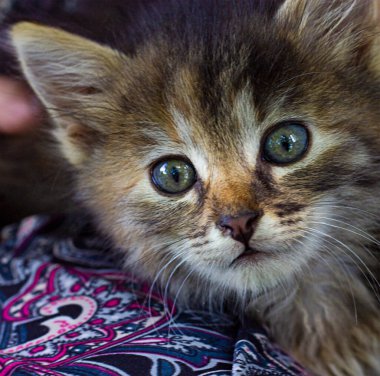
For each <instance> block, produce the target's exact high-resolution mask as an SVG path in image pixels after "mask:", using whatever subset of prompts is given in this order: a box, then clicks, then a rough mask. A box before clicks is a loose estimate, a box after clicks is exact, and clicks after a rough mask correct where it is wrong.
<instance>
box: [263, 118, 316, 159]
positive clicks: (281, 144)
mask: <svg viewBox="0 0 380 376" xmlns="http://www.w3.org/2000/svg"><path fill="white" fill-rule="evenodd" d="M308 144H309V136H308V132H307V129H306V128H305V126H304V125H302V124H299V123H296V122H294V123H293V122H284V123H280V124H278V125H277V126H276V127H275V128H274V129H273V130H272V132H270V133H269V134H268V135H267V137H266V138H265V140H264V145H263V157H264V159H265V160H266V161H268V162H271V163H276V164H287V163H294V162H296V161H298V160H299V159H300V158H301V157H302V156H303V155H304V154H305V152H306V150H307V148H308Z"/></svg>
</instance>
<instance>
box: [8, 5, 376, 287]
mask: <svg viewBox="0 0 380 376" xmlns="http://www.w3.org/2000/svg"><path fill="white" fill-rule="evenodd" d="M189 3H191V4H190V5H188V6H185V5H183V4H182V5H175V4H172V6H173V8H174V9H171V11H170V12H168V13H167V14H170V16H168V15H167V14H166V13H165V12H162V13H164V14H165V15H163V16H161V18H158V19H157V17H158V14H159V12H158V13H157V11H153V15H154V16H155V17H156V18H155V23H156V24H157V25H158V26H154V27H153V26H152V27H151V28H147V27H146V24H149V22H141V23H140V24H141V25H145V28H142V29H141V30H139V32H140V34H141V35H143V34H144V33H145V34H146V35H145V42H144V43H142V44H140V45H138V46H136V48H135V50H136V53H135V55H133V56H126V55H124V54H123V52H122V48H123V47H121V48H120V51H115V50H112V49H110V48H108V47H106V46H101V45H98V44H96V43H94V42H91V41H88V40H84V39H82V38H80V37H78V36H74V35H71V34H68V33H66V32H64V31H60V30H55V29H51V28H47V27H43V26H37V25H33V24H27V23H21V24H18V25H16V26H14V27H13V29H12V38H13V41H14V45H15V47H16V51H17V54H18V57H19V60H20V62H21V65H22V68H23V71H24V73H25V76H26V78H27V79H28V81H29V82H30V84H31V86H32V87H33V88H34V90H35V92H36V93H37V94H38V96H39V97H40V98H41V100H42V102H43V103H44V104H45V105H46V107H47V109H48V110H49V112H50V114H51V116H52V119H53V120H54V123H55V125H56V129H55V133H56V135H57V137H58V139H59V141H60V142H61V145H62V150H63V153H64V154H65V156H66V157H67V158H68V159H69V160H70V161H71V163H72V164H73V165H74V166H76V167H77V171H78V186H79V191H80V193H81V196H82V198H83V200H84V201H85V202H87V204H88V205H89V207H90V208H92V210H93V211H94V212H95V213H96V215H97V218H98V219H99V221H100V223H101V225H102V226H103V228H104V229H106V230H107V231H108V232H109V233H111V234H112V236H113V238H114V239H115V241H116V243H117V245H118V246H120V247H121V248H124V249H127V255H128V257H127V262H130V263H135V262H136V264H132V265H134V266H135V265H139V267H141V268H143V269H144V270H145V272H146V273H149V274H151V275H152V277H154V276H157V274H160V275H159V277H162V278H164V279H165V278H166V279H167V278H169V277H170V278H174V279H176V278H177V279H179V280H181V279H183V280H185V279H186V278H190V279H191V278H193V277H196V278H199V277H200V278H201V279H205V280H208V281H211V282H212V283H213V285H214V286H218V287H220V288H221V289H225V288H228V289H230V290H232V291H238V292H243V293H247V292H248V293H253V294H256V293H258V292H260V291H262V290H264V289H268V288H271V287H273V286H275V285H276V284H279V283H282V282H283V281H287V280H289V279H291V277H292V276H297V275H298V273H305V270H306V271H307V270H308V269H307V267H309V268H312V267H313V262H314V261H318V262H319V260H321V259H328V260H330V261H328V262H333V261H332V260H334V259H339V260H344V259H347V260H350V259H351V260H352V263H353V264H355V263H358V264H360V262H362V261H359V260H358V258H362V259H363V262H366V259H365V252H364V251H363V249H362V244H364V243H367V242H368V241H371V240H372V238H371V237H372V236H373V234H374V232H375V231H376V230H377V226H378V220H379V218H380V197H379V196H378V192H379V188H380V173H379V171H378V165H379V150H380V107H379V100H380V58H379V56H380V54H379V51H380V50H379V38H378V31H377V30H376V28H375V26H373V22H372V16H373V13H374V11H373V8H372V6H373V4H372V3H371V2H370V1H364V0H360V1H354V0H350V1H343V0H342V1H339V0H338V1H330V0H326V1H319V0H318V1H306V0H287V1H285V3H283V4H282V5H281V6H279V7H278V9H277V10H275V8H271V9H270V10H268V11H266V10H265V9H261V7H260V6H259V4H262V3H261V2H258V1H257V2H255V1H242V2H241V4H240V5H239V7H236V4H235V3H234V4H235V5H234V7H232V6H231V5H229V4H230V2H228V1H226V2H223V4H222V3H220V4H219V5H218V7H216V6H215V5H213V4H214V2H213V1H210V2H209V1H203V0H202V1H199V2H189ZM190 8H191V9H190ZM148 13H149V12H148ZM145 17H146V16H145ZM143 21H144V20H143ZM145 21H146V20H145ZM152 22H153V21H152ZM141 27H142V26H141ZM137 39H138V38H137ZM132 42H133V41H132ZM126 48H127V47H126ZM370 212H371V214H370ZM347 262H348V261H347ZM362 268H363V269H364V267H362Z"/></svg>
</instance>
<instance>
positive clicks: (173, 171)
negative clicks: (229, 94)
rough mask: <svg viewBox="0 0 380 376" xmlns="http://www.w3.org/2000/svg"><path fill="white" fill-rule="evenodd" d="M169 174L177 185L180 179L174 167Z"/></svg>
mask: <svg viewBox="0 0 380 376" xmlns="http://www.w3.org/2000/svg"><path fill="white" fill-rule="evenodd" d="M170 174H171V176H172V177H173V180H174V181H175V182H176V183H177V184H178V183H179V179H180V172H179V171H178V170H177V169H176V168H175V167H172V169H171V171H170Z"/></svg>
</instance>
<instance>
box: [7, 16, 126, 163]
mask: <svg viewBox="0 0 380 376" xmlns="http://www.w3.org/2000/svg"><path fill="white" fill-rule="evenodd" d="M10 36H11V40H12V42H13V45H14V47H15V52H16V55H17V58H18V60H19V62H20V66H21V69H22V72H23V74H24V76H25V77H26V79H27V81H28V82H29V84H30V86H31V87H32V89H33V90H34V91H35V93H36V94H37V96H38V97H39V99H40V100H41V102H42V103H43V104H44V105H45V107H46V109H47V111H48V112H49V114H50V115H51V119H52V121H53V123H54V124H55V125H56V130H55V132H54V133H55V135H56V137H57V138H58V140H59V141H60V143H61V145H62V148H63V151H64V154H65V155H66V157H67V158H68V159H69V161H70V162H71V163H73V164H76V165H77V164H80V163H82V162H83V161H84V160H85V159H86V157H87V156H88V154H89V152H90V151H91V143H92V142H94V140H95V139H96V135H101V134H102V133H106V132H107V124H108V123H109V122H110V121H111V119H112V117H111V114H112V112H113V111H115V100H116V98H115V95H116V90H117V88H116V86H117V85H116V82H117V80H120V77H121V76H122V70H123V67H124V64H125V61H126V57H125V56H123V55H122V54H121V53H119V52H118V51H115V50H113V49H111V48H108V47H106V46H102V45H100V44H98V43H95V42H93V41H90V40H88V39H85V38H82V37H80V36H77V35H74V34H71V33H68V32H66V31H63V30H60V29H55V28H51V27H47V26H41V25H38V24H33V23H29V22H21V23H18V24H16V25H14V26H13V27H12V29H11V30H10Z"/></svg>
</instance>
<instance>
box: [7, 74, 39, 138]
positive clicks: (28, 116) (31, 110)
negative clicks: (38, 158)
mask: <svg viewBox="0 0 380 376" xmlns="http://www.w3.org/2000/svg"><path fill="white" fill-rule="evenodd" d="M40 113H41V108H40V105H39V103H38V101H37V99H36V98H35V96H34V95H33V94H32V93H31V92H30V90H29V89H28V88H27V86H26V85H25V84H23V83H22V82H19V81H17V80H15V79H11V78H9V77H5V76H0V134H1V133H3V134H4V133H6V134H20V133H25V132H27V131H29V130H32V129H33V128H35V127H36V126H38V123H39V120H40V119H39V118H40Z"/></svg>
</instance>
